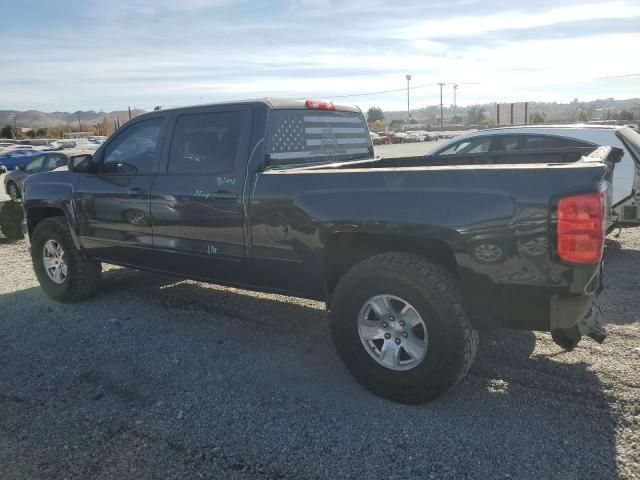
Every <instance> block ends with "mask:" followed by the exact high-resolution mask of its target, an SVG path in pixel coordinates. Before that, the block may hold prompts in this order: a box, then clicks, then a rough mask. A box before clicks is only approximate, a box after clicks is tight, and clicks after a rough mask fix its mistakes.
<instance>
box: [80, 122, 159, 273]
mask: <svg viewBox="0 0 640 480" xmlns="http://www.w3.org/2000/svg"><path fill="white" fill-rule="evenodd" d="M163 125H164V118H163V117H161V116H157V117H153V118H147V119H142V120H138V121H135V120H134V121H132V122H131V123H130V124H128V125H127V126H125V128H124V129H123V130H121V131H120V132H118V133H117V134H116V135H115V137H114V138H113V139H111V140H110V141H109V142H108V143H107V144H105V145H104V147H103V148H101V149H100V151H99V153H98V158H97V159H96V160H97V161H98V163H99V165H98V166H97V169H98V171H97V173H95V174H83V175H81V177H80V180H79V181H78V185H77V188H76V194H75V200H76V204H77V207H78V218H79V233H80V237H81V240H82V242H83V245H84V246H85V248H86V249H87V251H88V252H89V254H90V255H92V256H94V257H96V258H99V259H102V260H105V261H113V262H115V263H124V264H128V265H134V266H135V265H140V266H144V265H147V264H149V263H151V261H152V258H151V257H152V249H153V246H152V230H151V228H152V226H151V216H150V203H149V198H150V192H151V186H152V184H153V174H154V172H155V171H156V170H157V162H158V158H159V150H160V145H159V143H160V138H161V131H162V128H163Z"/></svg>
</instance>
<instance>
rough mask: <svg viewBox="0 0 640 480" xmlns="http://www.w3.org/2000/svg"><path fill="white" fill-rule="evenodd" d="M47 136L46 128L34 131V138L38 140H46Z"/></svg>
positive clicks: (47, 130)
mask: <svg viewBox="0 0 640 480" xmlns="http://www.w3.org/2000/svg"><path fill="white" fill-rule="evenodd" d="M48 135H49V129H48V128H44V127H43V128H39V129H38V130H36V137H38V138H46V137H47V136H48Z"/></svg>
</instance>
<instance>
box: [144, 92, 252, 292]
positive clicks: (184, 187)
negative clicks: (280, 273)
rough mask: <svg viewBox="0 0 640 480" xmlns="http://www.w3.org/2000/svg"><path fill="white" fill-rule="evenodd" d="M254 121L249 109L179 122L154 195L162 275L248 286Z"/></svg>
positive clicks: (195, 113)
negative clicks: (247, 186)
mask: <svg viewBox="0 0 640 480" xmlns="http://www.w3.org/2000/svg"><path fill="white" fill-rule="evenodd" d="M251 119H252V110H251V108H250V107H249V106H247V105H239V106H233V105H231V106H224V107H205V108H201V109H197V110H189V111H182V112H180V111H178V112H176V113H175V114H174V118H173V120H172V122H171V123H172V127H171V135H170V137H171V140H170V144H169V145H168V148H167V153H166V155H165V156H164V158H163V161H162V165H161V168H160V172H159V174H158V175H157V177H156V179H155V182H154V185H153V189H152V191H151V217H152V222H153V247H154V250H155V251H156V253H157V255H158V258H159V259H161V262H162V268H163V269H165V270H167V271H171V272H174V273H179V274H182V275H186V276H190V277H200V278H204V279H210V280H215V281H220V282H229V283H242V282H243V281H244V259H245V239H244V231H243V222H244V215H243V204H242V192H243V185H244V179H245V172H246V168H247V161H248V157H249V151H248V149H249V140H250V134H251ZM167 253H168V254H170V255H167Z"/></svg>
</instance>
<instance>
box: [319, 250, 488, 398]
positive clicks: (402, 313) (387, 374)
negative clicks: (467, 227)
mask: <svg viewBox="0 0 640 480" xmlns="http://www.w3.org/2000/svg"><path fill="white" fill-rule="evenodd" d="M331 333H332V336H333V340H334V344H335V346H336V350H337V351H338V354H339V355H340V357H341V358H342V360H343V361H344V363H345V365H346V366H347V368H348V369H349V370H350V371H351V373H352V374H353V376H354V377H355V379H356V380H357V381H358V382H359V383H360V384H362V385H363V386H364V387H366V388H367V389H369V390H370V391H372V392H373V393H375V394H377V395H380V396H382V397H385V398H388V399H390V400H394V401H397V402H402V403H423V402H426V401H429V400H432V399H434V398H436V397H438V396H439V395H441V394H443V393H444V392H446V391H447V390H448V389H449V388H451V387H452V386H453V385H454V384H455V383H456V382H457V381H458V380H460V379H461V378H462V377H463V376H464V375H465V374H466V373H467V371H468V370H469V368H470V367H471V364H472V362H473V360H474V358H475V355H476V351H477V347H478V332H477V331H476V330H474V329H473V328H472V326H471V324H470V322H469V320H468V318H467V316H466V314H465V312H464V310H463V307H462V303H461V298H460V294H459V293H458V291H457V289H456V287H455V282H454V281H453V279H452V277H451V275H450V274H449V272H448V271H447V270H446V269H445V268H444V267H442V266H441V265H439V264H437V263H435V262H433V261H432V260H430V259H428V258H425V257H422V256H419V255H415V254H411V253H404V252H392V253H384V254H380V255H376V256H374V257H371V258H368V259H366V260H364V261H362V262H360V263H359V264H357V265H356V266H354V267H353V268H352V269H351V270H350V271H349V272H348V273H347V274H346V275H345V276H344V277H343V278H342V279H341V280H340V282H339V283H338V286H337V287H336V290H335V292H334V295H333V298H332V302H331Z"/></svg>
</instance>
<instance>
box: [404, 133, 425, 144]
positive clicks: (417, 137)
mask: <svg viewBox="0 0 640 480" xmlns="http://www.w3.org/2000/svg"><path fill="white" fill-rule="evenodd" d="M404 141H405V143H416V142H424V134H423V133H420V132H407V133H406V136H405V139H404Z"/></svg>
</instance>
